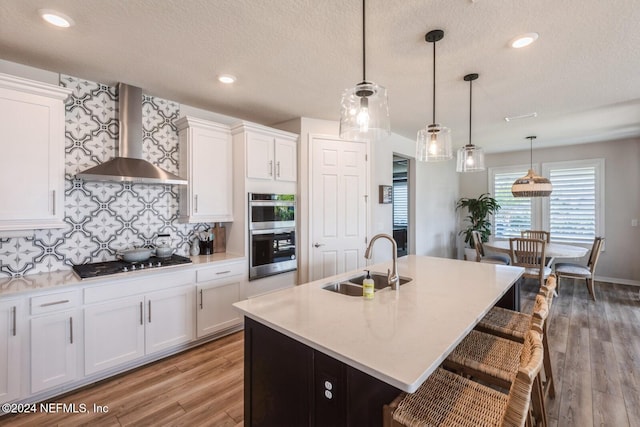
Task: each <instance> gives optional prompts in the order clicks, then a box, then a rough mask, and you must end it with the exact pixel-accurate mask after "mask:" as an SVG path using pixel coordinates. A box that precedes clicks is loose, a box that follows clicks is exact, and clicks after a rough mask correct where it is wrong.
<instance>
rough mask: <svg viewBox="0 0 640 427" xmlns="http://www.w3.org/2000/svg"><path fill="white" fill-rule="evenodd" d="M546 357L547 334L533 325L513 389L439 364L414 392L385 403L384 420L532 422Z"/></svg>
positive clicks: (463, 425)
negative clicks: (505, 390)
mask: <svg viewBox="0 0 640 427" xmlns="http://www.w3.org/2000/svg"><path fill="white" fill-rule="evenodd" d="M542 359H543V349H542V339H541V337H540V334H539V333H538V332H536V331H534V330H532V331H530V332H528V333H527V336H526V338H525V343H524V345H523V348H522V352H521V356H520V357H519V364H518V365H519V366H518V369H517V373H516V375H515V377H514V380H513V382H512V383H511V386H510V388H509V393H508V394H505V393H502V392H500V391H498V390H495V389H493V388H491V387H488V386H486V385H483V384H480V383H478V382H475V381H473V380H470V379H467V378H465V377H463V376H460V375H458V374H455V373H453V372H450V371H447V370H445V369H443V368H437V369H436V370H435V371H434V372H433V374H431V375H430V376H429V378H427V379H426V380H425V381H424V383H422V385H421V386H420V387H418V390H416V391H415V392H414V393H402V394H401V395H400V396H398V397H397V398H396V399H395V400H394V401H393V402H391V403H390V404H389V405H385V406H384V409H383V426H385V427H395V426H416V425H438V426H456V427H457V426H460V427H476V426H479V425H492V426H500V425H502V426H524V425H525V423H526V424H530V422H531V419H530V412H531V411H530V410H531V400H532V392H533V391H534V383H535V382H536V379H537V376H538V374H539V373H540V369H541V368H542Z"/></svg>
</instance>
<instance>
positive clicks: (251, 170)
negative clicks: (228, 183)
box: [234, 124, 298, 182]
mask: <svg viewBox="0 0 640 427" xmlns="http://www.w3.org/2000/svg"><path fill="white" fill-rule="evenodd" d="M236 129H237V128H234V132H235V131H236ZM242 130H243V131H244V136H245V143H246V158H247V178H249V179H264V180H276V181H289V182H296V181H297V170H298V168H297V162H298V155H297V152H298V150H297V148H298V147H297V144H298V136H297V135H295V134H292V133H289V132H284V131H280V130H276V129H270V128H267V127H264V126H259V125H253V124H251V125H249V124H243V125H242Z"/></svg>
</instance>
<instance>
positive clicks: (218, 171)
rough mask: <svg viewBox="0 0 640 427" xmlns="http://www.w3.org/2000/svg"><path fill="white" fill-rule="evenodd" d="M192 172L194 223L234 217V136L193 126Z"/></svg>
mask: <svg viewBox="0 0 640 427" xmlns="http://www.w3.org/2000/svg"><path fill="white" fill-rule="evenodd" d="M192 144H193V148H192V158H191V167H192V168H193V170H192V173H191V177H192V179H191V182H190V183H189V185H191V186H192V197H193V201H192V203H193V205H192V206H193V208H192V215H191V216H192V218H193V221H194V222H218V221H232V220H233V208H232V203H233V199H232V196H233V192H232V188H233V183H232V182H231V177H232V174H231V170H232V167H233V165H232V155H231V148H232V147H231V138H230V136H229V134H228V133H224V132H219V131H216V130H211V129H203V128H197V127H194V128H193V140H192Z"/></svg>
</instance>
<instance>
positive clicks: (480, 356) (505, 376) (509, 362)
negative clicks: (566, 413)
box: [443, 295, 548, 426]
mask: <svg viewBox="0 0 640 427" xmlns="http://www.w3.org/2000/svg"><path fill="white" fill-rule="evenodd" d="M547 315H548V306H547V300H546V298H545V297H544V296H542V295H536V302H535V307H534V311H533V315H532V316H531V325H530V329H531V330H535V331H536V332H538V333H540V334H542V331H543V325H544V321H545V319H546V318H547ZM541 339H542V338H541ZM524 345H525V344H521V343H519V342H516V341H512V340H509V339H506V338H502V337H498V336H495V335H492V334H487V333H485V332H480V331H476V330H473V331H471V332H470V333H469V334H468V335H467V336H466V337H465V338H464V339H463V340H462V341H461V342H460V344H458V345H457V346H456V348H455V349H454V350H453V351H452V352H451V354H449V357H447V359H446V360H445V362H444V363H443V366H444V367H445V368H448V369H450V370H453V371H455V372H459V373H461V374H464V375H470V376H471V377H473V378H475V379H478V380H480V381H483V382H486V383H488V384H493V385H496V386H498V387H501V388H504V389H509V387H511V384H512V383H513V381H514V379H515V376H516V374H517V373H518V366H519V364H520V357H521V353H522V351H523V348H524ZM543 352H544V350H543ZM540 381H541V378H539V377H538V378H537V381H536V384H534V386H533V387H534V393H533V403H532V409H533V412H534V415H535V417H536V420H538V421H539V422H540V423H541V424H542V425H543V426H544V425H546V424H547V422H546V421H547V420H546V410H545V407H544V392H543V389H542V385H541V383H540Z"/></svg>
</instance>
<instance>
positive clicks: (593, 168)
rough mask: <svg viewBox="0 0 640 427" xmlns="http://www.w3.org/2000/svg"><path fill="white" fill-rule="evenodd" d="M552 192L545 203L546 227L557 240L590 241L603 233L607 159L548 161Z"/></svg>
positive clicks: (544, 222) (546, 167)
mask: <svg viewBox="0 0 640 427" xmlns="http://www.w3.org/2000/svg"><path fill="white" fill-rule="evenodd" d="M542 171H543V173H544V174H545V175H546V176H548V177H549V179H550V180H551V183H552V184H553V192H552V193H551V196H550V197H549V199H548V200H545V201H544V202H543V212H544V213H545V215H544V216H543V227H544V229H545V230H549V231H550V232H551V237H552V239H553V240H554V241H556V242H575V243H591V242H593V239H594V238H595V237H596V236H599V235H601V234H603V231H604V230H601V224H604V221H603V219H602V218H601V216H602V212H603V210H602V209H600V206H601V205H602V203H601V200H603V198H602V196H603V195H602V191H601V189H602V188H603V187H602V186H601V183H602V181H603V179H604V178H603V176H604V160H602V159H596V160H585V161H581V162H576V161H574V162H557V163H546V164H544V165H543V167H542Z"/></svg>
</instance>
